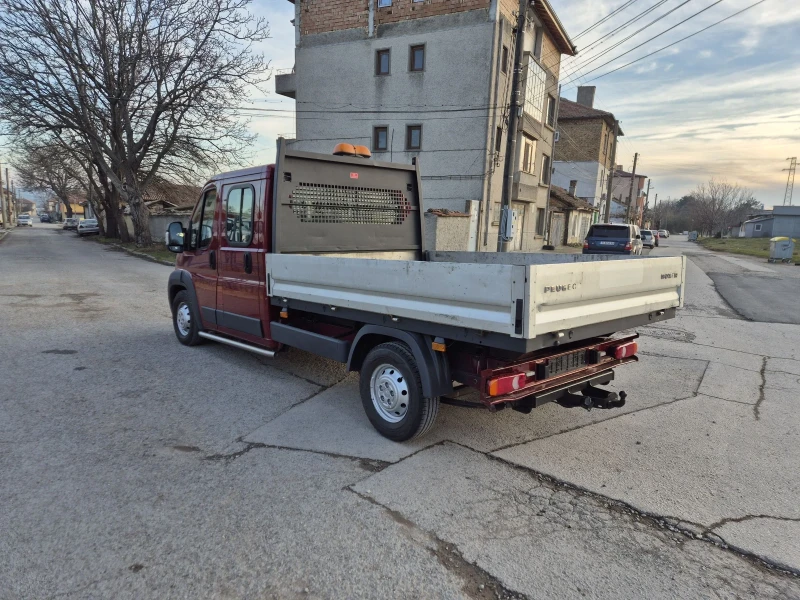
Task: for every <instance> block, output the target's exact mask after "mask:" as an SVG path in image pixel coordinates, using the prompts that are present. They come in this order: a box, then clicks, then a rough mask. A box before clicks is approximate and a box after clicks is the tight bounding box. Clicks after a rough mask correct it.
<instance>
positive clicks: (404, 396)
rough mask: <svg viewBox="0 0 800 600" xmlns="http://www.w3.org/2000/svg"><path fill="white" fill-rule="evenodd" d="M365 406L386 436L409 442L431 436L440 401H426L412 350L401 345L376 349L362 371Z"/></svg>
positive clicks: (376, 427)
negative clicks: (427, 435) (429, 433)
mask: <svg viewBox="0 0 800 600" xmlns="http://www.w3.org/2000/svg"><path fill="white" fill-rule="evenodd" d="M360 388H361V403H362V404H363V406H364V411H365V412H366V413H367V417H369V420H370V423H372V426H373V427H375V429H377V430H378V433H380V434H381V435H382V436H384V437H386V438H389V439H390V440H393V441H395V442H405V441H406V440H410V439H412V438H416V437H420V436H422V435H424V434H425V433H427V431H428V430H429V429H430V428H431V426H432V425H433V422H434V420H435V419H436V415H437V413H438V412H439V398H425V397H424V396H423V393H422V383H421V380H420V375H419V370H418V369H417V364H416V361H415V360H414V355H413V354H412V353H411V349H410V348H409V347H408V346H407V345H405V344H403V343H400V342H387V343H385V344H380V345H379V346H375V348H373V349H372V350H370V352H369V354H367V357H366V359H365V360H364V364H363V365H362V367H361V382H360Z"/></svg>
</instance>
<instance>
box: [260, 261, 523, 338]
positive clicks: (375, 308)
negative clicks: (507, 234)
mask: <svg viewBox="0 0 800 600" xmlns="http://www.w3.org/2000/svg"><path fill="white" fill-rule="evenodd" d="M267 271H268V273H269V281H270V283H269V285H270V289H269V293H270V295H271V296H273V297H277V298H289V299H293V300H302V301H306V302H314V303H317V304H323V305H330V306H335V307H343V308H351V309H355V310H363V311H367V312H371V313H377V314H383V315H390V316H392V317H400V318H407V319H416V320H420V321H427V322H429V323H439V324H443V325H454V326H457V327H467V328H469V329H473V330H483V331H492V332H497V333H504V334H508V335H513V334H514V319H515V311H514V308H515V297H514V292H515V291H516V290H519V293H518V296H517V297H518V298H522V297H523V295H524V278H525V267H521V266H513V265H481V264H458V263H432V262H419V261H394V260H375V259H360V258H334V257H326V256H309V255H299V254H270V255H268V256H267ZM515 275H516V280H517V281H518V283H519V285H517V284H516V283H515Z"/></svg>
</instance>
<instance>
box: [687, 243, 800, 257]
mask: <svg viewBox="0 0 800 600" xmlns="http://www.w3.org/2000/svg"><path fill="white" fill-rule="evenodd" d="M698 242H699V243H700V245H701V246H703V247H704V248H708V249H709V250H716V251H718V252H731V253H732V254H744V255H745V256H755V257H757V258H769V238H727V239H726V238H701V239H700V240H698ZM792 258H793V259H794V261H795V262H800V244H798V241H797V240H795V241H794V254H793V255H792Z"/></svg>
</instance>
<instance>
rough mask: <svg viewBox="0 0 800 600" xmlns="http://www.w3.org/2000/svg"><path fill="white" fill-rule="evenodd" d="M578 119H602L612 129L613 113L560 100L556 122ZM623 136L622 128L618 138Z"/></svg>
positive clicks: (564, 99) (563, 99)
mask: <svg viewBox="0 0 800 600" xmlns="http://www.w3.org/2000/svg"><path fill="white" fill-rule="evenodd" d="M579 119H603V120H604V121H605V122H606V123H608V126H609V127H614V114H613V113H610V112H607V111H605V110H600V109H598V108H590V107H588V106H584V105H583V104H578V103H577V102H573V101H572V100H567V99H566V98H561V102H560V103H559V105H558V120H559V121H566V120H576V121H577V120H579ZM624 135H625V134H624V133H623V132H622V128H620V130H619V136H620V137H622V136H624Z"/></svg>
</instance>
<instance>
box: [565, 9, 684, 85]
mask: <svg viewBox="0 0 800 600" xmlns="http://www.w3.org/2000/svg"><path fill="white" fill-rule="evenodd" d="M666 1H667V0H662V2H659V3H658V4H656V5H655V6H654V7H653V8H656V7H658V6H660V5H661V4H664V2H666ZM689 2H692V0H684V1H683V2H681V3H680V4H679V5H678V6H676V7H675V8H673V9H670V10H668V11H667V12H665V13H664V14H663V15H661V16H659V17H656V18H655V19H653V20H652V21H650V22H649V23H648V24H647V25H645V26H644V27H640V28H639V29H637V30H636V31H634V32H633V33H632V34H630V35H629V36H627V37H625V38H622V39H621V40H620V41H618V42H617V43H615V44H613V45H612V46H611V47H610V48H606V49H605V50H603V51H602V52H598V53H597V54H595V55H594V56H591V57H589V58H587V59H585V60H584V61H583V62H581V63H580V64H578V65H577V66H576V67H575V69H574V70H573V71H572V72H571V73H569V74H568V75H567V77H571V76H573V75H574V74H575V73H576V72H577V71H580V70H583V69H584V68H585V67H586V66H588V65H590V64H592V63H593V62H594V61H596V60H597V59H598V58H600V57H601V56H605V55H606V54H608V53H609V52H611V51H613V50H614V49H615V48H618V47H619V46H621V45H622V44H624V43H625V42H627V41H628V40H630V39H631V38H633V37H635V36H637V35H639V34H640V33H641V32H642V31H644V30H645V29H647V28H648V27H651V26H653V25H655V24H656V23H658V22H659V21H661V20H662V19H665V18H667V17H668V16H669V15H671V14H672V13H674V12H675V11H676V10H678V9H679V8H681V7H683V6H685V5H686V4H689Z"/></svg>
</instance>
